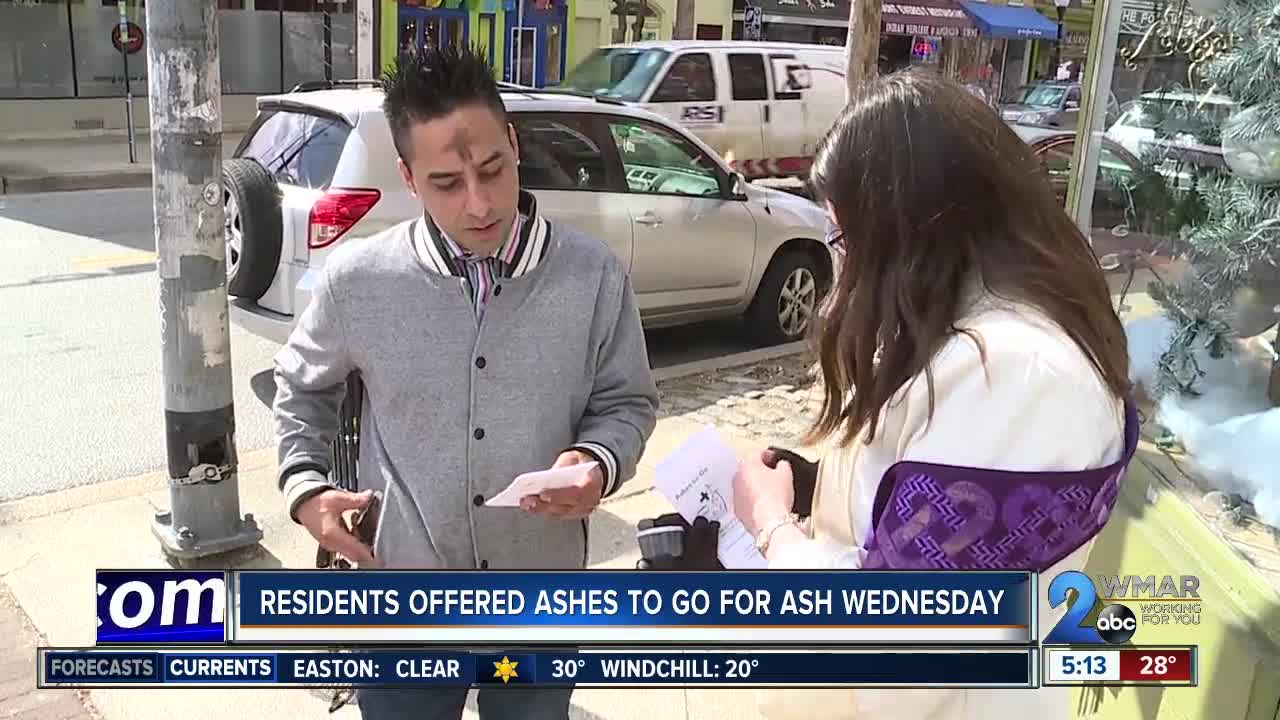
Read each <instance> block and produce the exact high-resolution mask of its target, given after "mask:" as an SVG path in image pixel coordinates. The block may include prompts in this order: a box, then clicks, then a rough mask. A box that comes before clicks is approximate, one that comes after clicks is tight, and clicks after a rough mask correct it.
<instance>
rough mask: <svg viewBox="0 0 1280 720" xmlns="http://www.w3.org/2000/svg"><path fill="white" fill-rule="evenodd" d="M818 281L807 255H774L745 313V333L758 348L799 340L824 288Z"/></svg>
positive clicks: (816, 270) (815, 312)
mask: <svg viewBox="0 0 1280 720" xmlns="http://www.w3.org/2000/svg"><path fill="white" fill-rule="evenodd" d="M822 278H823V275H822V273H821V271H820V270H819V268H818V264H817V262H816V261H815V260H814V258H813V256H812V255H810V254H809V253H806V252H799V251H789V252H785V253H783V254H781V255H778V256H776V257H775V258H774V259H773V262H772V263H770V264H769V269H768V270H766V271H765V275H764V279H763V280H761V281H760V287H759V288H758V289H757V290H756V296H755V299H754V300H752V301H751V307H750V308H748V310H747V314H746V321H747V331H748V333H749V334H750V335H751V337H752V339H753V340H755V342H757V343H758V344H760V345H781V344H783V343H789V342H795V341H797V340H800V339H803V338H804V336H805V334H806V333H807V332H808V330H809V327H810V326H811V325H812V323H813V322H814V320H816V319H817V316H818V307H819V304H820V303H821V302H822V296H823V292H824V286H825V283H824V282H823V279H822ZM797 313H800V314H802V315H803V317H797V316H796V314H797Z"/></svg>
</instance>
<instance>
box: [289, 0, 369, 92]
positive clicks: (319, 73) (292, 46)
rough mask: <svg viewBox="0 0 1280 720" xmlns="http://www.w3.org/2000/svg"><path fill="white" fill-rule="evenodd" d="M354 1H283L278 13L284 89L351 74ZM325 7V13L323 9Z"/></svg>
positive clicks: (354, 59)
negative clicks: (280, 10) (282, 36)
mask: <svg viewBox="0 0 1280 720" xmlns="http://www.w3.org/2000/svg"><path fill="white" fill-rule="evenodd" d="M353 4H354V3H343V4H340V5H339V4H337V3H327V2H325V1H324V0H311V2H301V1H300V0H293V1H292V2H287V3H286V5H288V7H286V8H285V10H284V12H283V13H281V18H280V21H281V23H282V24H283V34H284V43H283V45H282V46H281V52H282V55H283V58H284V62H283V64H282V65H283V67H282V73H283V79H284V87H285V89H288V88H291V87H293V86H294V85H297V84H299V83H304V82H308V81H313V80H328V79H331V78H353V77H355V65H356V32H355V22H354V20H353V17H354V16H353V14H352V5H353ZM326 7H328V8H329V12H328V13H327V14H326V13H325V12H323V11H324V9H325V8H326Z"/></svg>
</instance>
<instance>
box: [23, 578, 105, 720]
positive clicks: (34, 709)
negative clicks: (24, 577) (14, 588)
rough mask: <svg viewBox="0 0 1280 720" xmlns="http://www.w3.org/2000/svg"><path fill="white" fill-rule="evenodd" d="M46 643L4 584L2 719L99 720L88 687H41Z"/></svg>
mask: <svg viewBox="0 0 1280 720" xmlns="http://www.w3.org/2000/svg"><path fill="white" fill-rule="evenodd" d="M41 644H44V642H43V638H41V637H40V634H39V633H38V632H36V629H35V628H34V627H33V626H32V625H31V621H30V620H29V619H28V618H27V615H26V613H24V612H23V611H22V608H21V607H19V606H18V602H17V600H16V599H15V598H14V597H13V595H12V594H10V593H9V589H8V588H7V587H5V586H4V585H3V584H0V718H6V719H8V718H13V719H14V720H97V719H98V717H99V716H98V715H97V714H96V713H95V712H93V711H92V710H91V709H90V707H91V706H88V703H87V696H88V691H86V690H37V689H36V647H37V646H38V645H41Z"/></svg>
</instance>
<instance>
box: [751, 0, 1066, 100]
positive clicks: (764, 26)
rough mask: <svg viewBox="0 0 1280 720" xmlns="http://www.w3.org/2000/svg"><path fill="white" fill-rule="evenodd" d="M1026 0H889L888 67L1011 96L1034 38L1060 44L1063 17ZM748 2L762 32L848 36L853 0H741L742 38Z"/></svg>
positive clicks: (829, 38) (783, 38)
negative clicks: (920, 70)
mask: <svg viewBox="0 0 1280 720" xmlns="http://www.w3.org/2000/svg"><path fill="white" fill-rule="evenodd" d="M1079 1H1080V0H1073V2H1079ZM1023 2H1024V0H1011V1H1009V2H1005V1H1001V2H994V1H993V2H984V1H981V0H884V1H883V3H882V6H881V28H880V71H881V72H882V73H888V72H893V71H895V70H899V69H902V68H906V67H916V66H926V67H932V68H934V69H936V70H938V71H939V72H942V73H943V74H945V75H947V76H948V77H951V78H952V79H955V80H957V81H960V82H964V83H966V84H969V85H971V86H974V87H978V88H981V89H982V90H983V92H984V94H986V95H987V96H988V97H991V98H992V99H993V100H994V99H998V98H999V97H1004V96H1005V95H1007V94H1009V93H1010V92H1012V91H1016V89H1017V88H1018V87H1020V86H1021V85H1022V84H1023V83H1025V82H1026V81H1027V79H1028V78H1029V77H1030V74H1031V66H1032V63H1033V59H1034V58H1033V45H1036V44H1040V43H1048V44H1049V45H1050V46H1053V45H1056V44H1057V26H1056V22H1053V21H1050V20H1048V19H1047V18H1046V17H1045V16H1044V15H1043V13H1042V12H1039V11H1038V9H1037V8H1035V7H1030V6H1026V5H1024V4H1023ZM747 5H752V6H755V7H758V8H760V13H761V23H760V28H759V31H758V34H757V35H756V37H758V39H761V40H770V41H779V42H803V43H818V44H828V45H843V44H844V43H845V37H846V34H847V32H848V26H849V0H734V7H733V34H732V37H733V38H734V39H755V38H752V37H750V35H751V33H749V32H748V29H747V28H746V27H745V26H744V23H743V18H744V13H745V8H746V6H747ZM1049 7H1050V10H1051V12H1052V8H1053V5H1052V3H1051V2H1050V4H1049Z"/></svg>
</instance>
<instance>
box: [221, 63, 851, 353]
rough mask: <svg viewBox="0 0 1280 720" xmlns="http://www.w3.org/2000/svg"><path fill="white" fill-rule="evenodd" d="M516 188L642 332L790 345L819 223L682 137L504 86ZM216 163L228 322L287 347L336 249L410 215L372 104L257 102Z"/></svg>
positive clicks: (800, 201) (629, 110) (585, 104)
mask: <svg viewBox="0 0 1280 720" xmlns="http://www.w3.org/2000/svg"><path fill="white" fill-rule="evenodd" d="M502 94H503V100H504V101H505V103H506V106H507V110H508V112H509V114H510V120H511V122H512V123H513V124H514V126H515V128H516V132H517V134H518V137H519V140H520V155H521V158H520V160H521V161H520V181H521V185H522V186H523V187H524V188H525V189H527V190H530V191H532V192H533V193H534V195H536V196H537V198H538V207H539V210H541V211H542V212H544V213H545V214H546V215H547V216H548V217H550V218H552V219H554V220H557V221H560V222H563V223H566V224H569V225H573V226H576V227H577V228H579V229H581V230H583V231H586V232H588V233H590V234H593V235H595V236H597V237H599V238H600V239H602V240H603V241H605V242H606V243H607V244H608V245H609V246H610V247H611V248H612V249H613V251H614V252H615V253H617V255H618V257H620V258H621V259H622V260H623V262H625V263H626V264H627V267H628V268H629V269H630V274H631V281H632V285H633V287H634V290H635V293H636V299H637V302H638V303H639V306H640V312H641V315H642V318H643V321H644V324H645V326H646V327H650V328H652V327H659V326H666V325H676V324H683V323H688V322H694V321H699V320H704V319H708V318H713V317H721V316H732V315H745V316H746V318H747V329H748V331H749V332H750V333H751V335H752V336H753V337H754V338H755V339H757V340H758V341H759V342H761V343H765V344H771V343H780V342H788V341H793V340H796V339H799V338H800V337H801V336H802V335H803V334H804V332H805V330H806V329H807V326H808V324H809V322H810V320H811V319H812V318H813V317H814V315H815V313H816V311H817V308H818V304H819V302H820V300H821V298H822V296H823V294H824V292H825V291H826V289H827V288H828V287H830V285H831V280H832V277H833V273H834V272H835V268H836V267H838V266H837V264H836V256H835V254H834V253H833V251H832V250H831V249H830V248H829V247H828V246H827V244H826V243H825V237H826V229H827V221H826V218H825V215H824V213H823V212H822V210H821V208H819V207H818V206H817V205H816V204H814V203H813V202H811V201H809V200H807V199H805V198H802V197H799V196H797V195H793V194H790V193H786V192H782V191H779V190H773V189H769V188H762V187H757V186H754V185H751V184H748V183H746V182H745V181H744V180H743V179H742V178H741V176H739V175H737V174H735V173H734V172H733V171H731V170H730V169H729V168H728V166H726V165H725V163H724V162H723V161H722V160H721V159H720V158H718V157H716V155H715V153H713V152H712V151H711V150H710V148H709V147H708V146H707V145H706V144H705V143H703V142H701V141H700V140H698V139H697V138H696V137H694V136H693V135H691V134H690V133H688V132H687V131H686V130H684V129H683V128H681V127H679V126H678V125H675V124H674V123H672V122H671V121H669V120H666V119H664V118H663V117H661V116H659V115H656V114H654V113H650V112H647V111H644V110H640V109H637V108H634V107H628V106H625V105H623V104H621V103H617V102H611V101H606V100H602V99H597V98H590V97H576V96H572V95H564V94H559V93H544V92H538V91H535V90H531V89H523V88H521V89H517V88H514V87H512V86H504V89H503V91H502ZM258 108H259V112H258V117H257V119H256V120H255V122H254V124H253V126H252V127H251V128H250V130H249V132H248V134H247V135H246V136H245V138H244V140H243V141H242V143H241V144H240V146H239V147H238V148H237V150H236V153H235V157H234V159H232V160H229V161H228V162H227V164H226V167H225V171H224V177H225V183H224V202H225V203H226V211H227V274H228V284H229V290H230V292H231V294H232V296H233V300H232V308H231V310H232V317H233V320H234V321H235V322H236V323H237V324H240V325H241V326H243V327H245V328H246V329H248V330H249V331H250V332H253V333H255V334H257V335H261V336H264V337H267V338H271V339H274V340H276V341H278V342H284V341H285V339H286V338H287V337H288V334H289V332H290V330H291V329H292V327H293V323H294V321H295V318H296V317H297V316H298V314H299V313H300V312H301V311H302V310H303V309H305V307H306V305H307V303H308V302H309V301H310V293H311V288H312V287H313V285H314V281H315V278H316V271H317V269H318V268H319V267H321V265H322V263H323V262H324V260H325V257H326V256H327V255H328V254H329V253H330V252H331V251H332V250H333V248H334V247H335V245H336V244H337V243H340V242H341V241H342V240H343V239H344V238H347V237H353V236H362V235H369V234H373V233H376V232H378V231H380V230H382V229H384V228H387V227H389V226H391V225H394V224H396V223H399V222H401V221H404V220H407V219H409V218H411V217H414V216H415V215H418V214H420V213H421V212H422V208H421V206H420V205H419V203H418V201H417V200H416V199H415V198H414V197H413V196H412V195H410V194H409V192H408V190H407V189H406V188H405V186H404V184H403V182H402V180H401V178H400V173H399V170H398V169H397V167H396V154H395V149H394V147H393V146H392V143H391V133H390V130H389V129H388V126H387V121H386V118H385V116H384V115H383V113H382V93H381V92H380V91H379V90H377V89H375V88H364V87H359V86H354V85H353V86H352V87H340V88H326V89H322V90H312V91H306V90H302V91H296V92H291V93H287V94H284V95H277V96H270V97H263V98H260V99H259V101H258Z"/></svg>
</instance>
